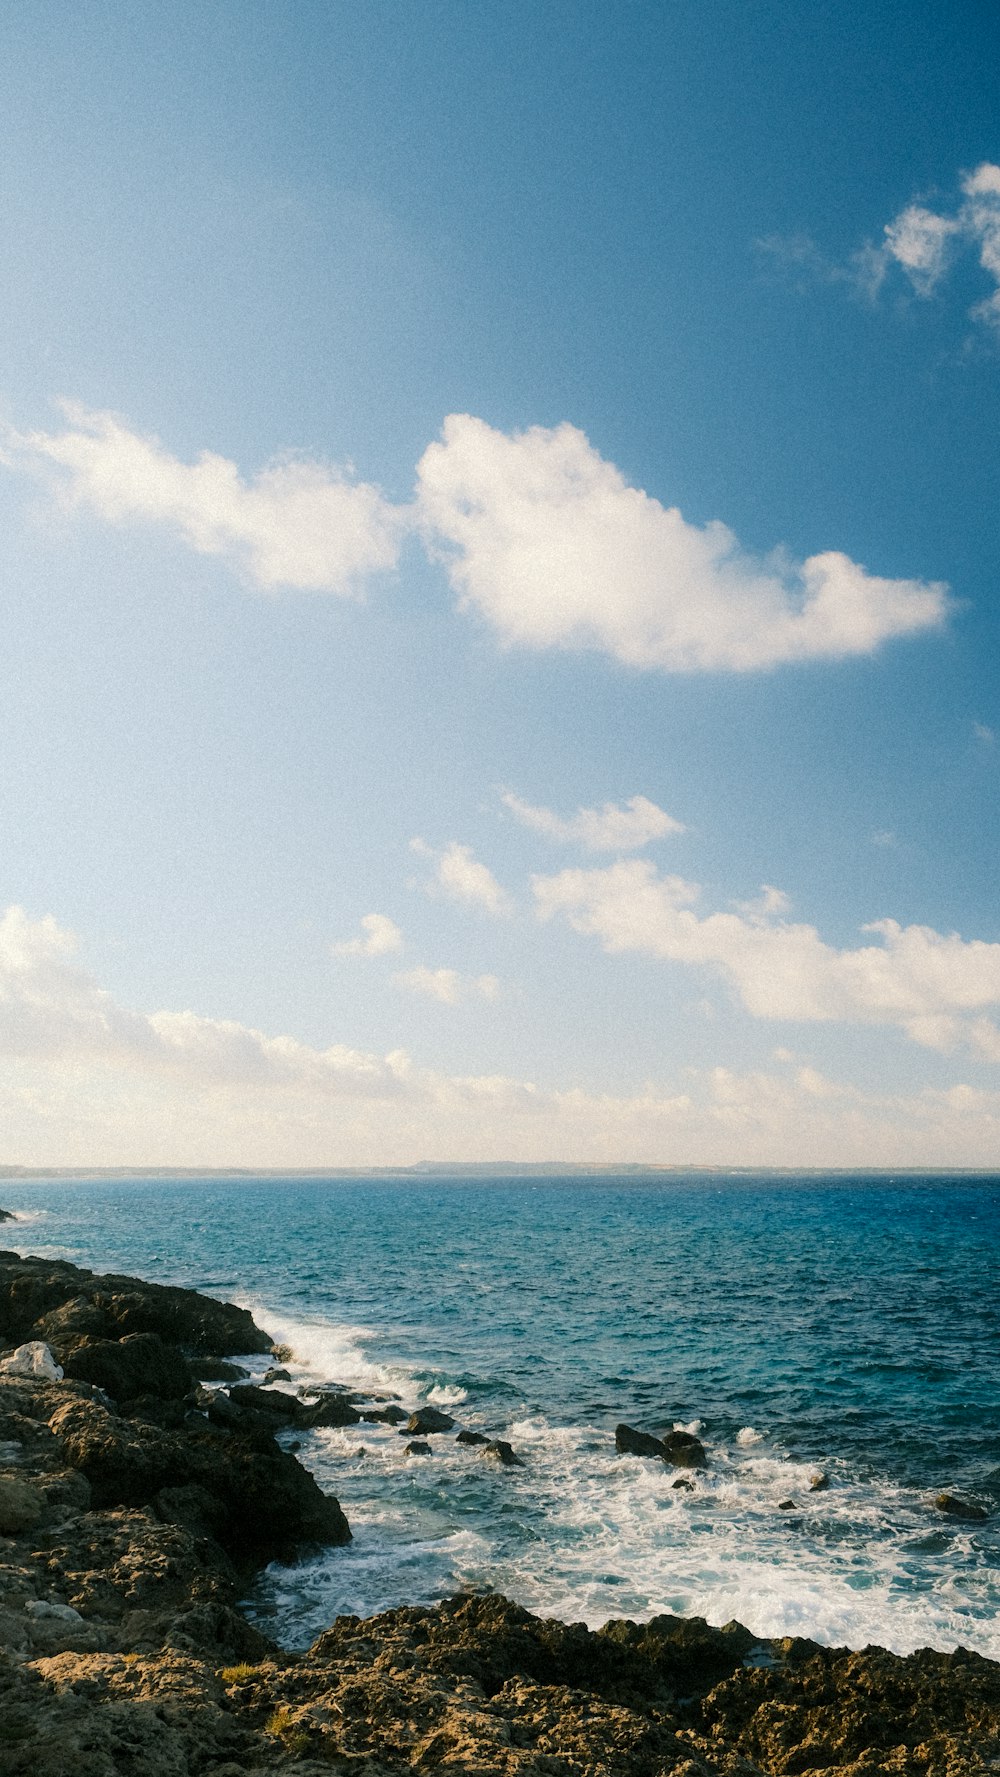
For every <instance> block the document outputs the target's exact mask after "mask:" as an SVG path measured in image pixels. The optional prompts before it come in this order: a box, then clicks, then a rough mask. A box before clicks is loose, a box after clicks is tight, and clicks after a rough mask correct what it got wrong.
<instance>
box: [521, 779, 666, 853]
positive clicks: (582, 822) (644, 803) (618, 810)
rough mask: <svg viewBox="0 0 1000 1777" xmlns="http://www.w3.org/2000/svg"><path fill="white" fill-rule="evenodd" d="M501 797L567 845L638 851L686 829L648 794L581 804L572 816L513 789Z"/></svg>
mask: <svg viewBox="0 0 1000 1777" xmlns="http://www.w3.org/2000/svg"><path fill="white" fill-rule="evenodd" d="M500 800H501V801H502V802H503V803H505V804H506V806H507V807H508V808H509V809H510V811H511V813H512V814H513V815H516V816H517V819H518V820H519V821H522V822H523V823H524V825H525V826H526V827H531V828H533V829H534V831H535V832H536V833H544V834H545V836H546V838H547V839H558V840H561V841H563V842H564V843H565V844H567V845H582V846H583V847H584V849H585V850H586V851H638V850H640V848H641V847H642V846H644V845H649V844H650V842H651V841H652V840H654V839H663V838H664V837H665V836H666V834H668V833H683V832H684V828H683V826H682V825H681V823H680V821H675V820H674V818H673V816H672V815H669V814H667V813H666V812H665V811H664V810H663V809H662V808H658V807H657V805H656V803H655V802H650V800H649V798H648V797H647V796H630V797H629V799H628V801H627V802H626V803H625V804H624V806H622V805H621V804H620V803H617V802H605V803H603V804H602V806H601V807H600V808H578V809H577V811H576V814H574V815H570V816H569V818H568V819H566V818H564V817H563V816H561V815H557V814H554V813H553V811H552V809H551V808H536V807H535V806H534V805H533V804H532V803H530V802H523V801H522V800H521V797H520V796H516V795H515V794H514V792H513V790H503V791H502V792H501V796H500Z"/></svg>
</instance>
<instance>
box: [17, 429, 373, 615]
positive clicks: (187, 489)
mask: <svg viewBox="0 0 1000 1777" xmlns="http://www.w3.org/2000/svg"><path fill="white" fill-rule="evenodd" d="M61 408H62V412H63V413H64V415H65V418H66V420H67V422H68V424H67V425H66V427H65V429H64V430H62V431H59V432H39V431H36V432H26V433H8V434H7V437H6V439H5V446H6V455H7V458H8V461H14V462H20V463H22V464H24V465H27V466H28V467H34V468H42V469H46V470H48V471H50V472H51V473H52V474H53V475H54V477H55V482H56V486H57V488H58V490H59V493H60V495H61V497H62V498H63V499H64V500H65V501H67V502H68V503H69V504H71V505H80V506H87V507H89V508H90V509H91V510H92V511H94V512H96V513H97V514H98V516H99V517H101V518H103V519H105V520H107V521H108V522H109V523H111V524H117V525H124V524H128V523H133V522H145V523H151V524H159V525H163V526H165V527H166V528H167V529H169V530H173V531H175V532H177V533H178V534H179V535H180V536H181V537H182V538H183V539H184V541H185V542H186V543H187V544H189V545H190V547H191V548H192V549H195V550H197V552H198V553H199V554H200V555H214V556H220V557H222V558H224V559H225V560H227V561H228V562H230V563H231V564H232V565H233V566H234V567H236V568H238V569H239V570H240V571H241V572H242V573H243V574H245V575H246V577H247V578H248V579H249V580H251V581H252V582H254V584H255V585H257V586H260V587H263V588H265V589H267V590H270V589H273V588H275V587H280V586H285V587H292V588H297V589H299V590H301V591H306V592H327V593H334V594H338V595H341V596H345V595H350V594H353V593H356V592H357V591H358V589H359V587H360V585H361V583H362V582H363V580H364V579H365V578H366V577H367V576H368V575H370V574H373V573H376V572H379V571H382V570H385V569H388V568H392V567H394V566H395V565H396V561H397V559H398V556H399V547H400V538H401V534H402V530H403V529H404V527H405V524H406V522H407V521H406V518H405V515H404V514H403V513H402V512H401V510H400V509H398V508H395V507H393V506H391V505H390V504H389V503H388V502H387V501H386V500H385V499H384V498H383V496H382V494H381V493H380V492H379V490H378V488H376V487H373V486H372V485H371V484H370V483H367V482H362V481H355V480H353V479H351V477H350V476H349V475H348V474H347V473H346V471H344V470H342V469H338V468H334V467H331V466H330V465H329V464H326V463H318V462H308V461H299V460H290V461H283V462H277V463H273V464H271V465H270V466H268V467H267V468H265V469H262V470H261V471H260V472H259V474H257V475H256V476H254V477H252V478H251V479H250V480H244V479H243V478H242V477H241V475H240V472H239V470H238V468H237V466H236V464H235V463H232V462H230V461H229V459H228V458H226V457H222V456H217V455H216V454H215V453H214V452H212V451H202V453H201V455H200V456H199V457H198V459H197V461H196V462H194V463H184V462H181V461H180V460H179V458H177V457H175V456H172V455H171V454H170V452H169V451H167V450H166V449H165V448H164V446H163V445H162V444H161V443H160V442H159V440H158V439H156V438H151V437H145V436H143V435H141V434H140V433H138V432H135V431H132V430H131V428H130V427H129V426H128V425H126V423H125V422H124V420H122V419H120V418H119V417H118V416H117V415H115V414H113V413H105V412H98V413H93V412H88V410H87V409H86V408H83V407H80V406H77V405H76V404H74V403H72V402H63V403H61Z"/></svg>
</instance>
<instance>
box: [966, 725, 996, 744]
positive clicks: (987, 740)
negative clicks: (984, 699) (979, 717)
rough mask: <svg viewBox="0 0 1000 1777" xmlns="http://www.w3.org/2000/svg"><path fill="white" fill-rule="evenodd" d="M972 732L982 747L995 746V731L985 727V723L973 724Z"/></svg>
mask: <svg viewBox="0 0 1000 1777" xmlns="http://www.w3.org/2000/svg"><path fill="white" fill-rule="evenodd" d="M972 732H973V734H974V735H975V737H976V739H977V740H978V741H981V742H982V744H983V746H984V747H993V746H996V739H997V732H996V729H995V728H989V727H987V725H986V723H985V722H973V724H972Z"/></svg>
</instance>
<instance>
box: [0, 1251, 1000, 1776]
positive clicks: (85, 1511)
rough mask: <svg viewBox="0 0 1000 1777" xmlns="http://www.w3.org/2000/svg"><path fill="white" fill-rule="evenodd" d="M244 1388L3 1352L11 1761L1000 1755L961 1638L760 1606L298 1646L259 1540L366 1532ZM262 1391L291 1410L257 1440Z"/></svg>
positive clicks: (798, 1761) (408, 1629)
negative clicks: (892, 1632)
mask: <svg viewBox="0 0 1000 1777" xmlns="http://www.w3.org/2000/svg"><path fill="white" fill-rule="evenodd" d="M65 1269H66V1270H67V1271H69V1272H73V1268H72V1267H67V1268H65ZM79 1276H80V1274H79V1273H74V1275H73V1276H72V1277H71V1278H70V1279H69V1282H70V1285H71V1287H72V1288H74V1289H75V1291H76V1292H77V1295H79V1294H81V1293H82V1292H81V1291H80V1288H79V1282H78V1280H79ZM106 1281H107V1280H105V1279H98V1278H94V1279H92V1283H93V1286H94V1292H95V1293H94V1295H93V1296H87V1297H86V1298H85V1300H86V1302H87V1304H88V1305H93V1303H94V1301H95V1300H96V1297H97V1296H99V1295H101V1294H103V1286H104V1285H105V1283H106ZM131 1281H132V1280H117V1279H116V1280H114V1283H115V1284H117V1283H118V1282H131ZM142 1287H143V1286H137V1293H139V1294H141V1290H142ZM110 1293H111V1294H112V1295H114V1294H116V1293H118V1292H116V1291H115V1290H112V1291H111V1292H110ZM120 1293H125V1294H127V1293H136V1292H120ZM181 1293H182V1294H185V1295H186V1294H190V1293H191V1292H181ZM219 1306H220V1307H221V1306H223V1305H219ZM59 1307H60V1304H58V1303H57V1304H55V1305H54V1306H53V1307H51V1308H49V1309H46V1310H45V1312H46V1314H57V1313H58V1310H59ZM200 1312H201V1311H196V1313H200ZM36 1319H37V1317H36ZM189 1324H190V1323H189ZM101 1325H102V1326H104V1327H106V1325H107V1323H106V1322H104V1321H102V1322H101ZM34 1326H35V1323H34V1322H32V1323H31V1327H30V1328H28V1329H26V1330H33V1329H34ZM156 1336H157V1338H158V1339H159V1340H161V1341H162V1343H163V1344H164V1346H166V1347H167V1348H168V1349H169V1342H168V1341H166V1340H165V1339H164V1337H163V1335H162V1334H157V1335H156ZM100 1337H101V1338H105V1339H106V1334H104V1333H102V1334H101V1335H100ZM110 1343H114V1341H110ZM129 1343H130V1340H129V1339H128V1338H125V1339H123V1340H122V1341H121V1344H122V1346H123V1347H127V1346H128V1345H129ZM240 1343H241V1345H242V1348H243V1349H246V1338H245V1329H241V1330H240ZM189 1348H190V1346H189ZM77 1349H78V1350H80V1351H81V1353H83V1352H84V1351H86V1350H88V1349H89V1350H91V1351H92V1352H93V1351H94V1350H95V1346H94V1345H91V1346H90V1347H86V1346H83V1345H81V1346H79V1347H77ZM140 1350H145V1351H146V1353H147V1355H148V1356H149V1357H150V1359H153V1358H155V1359H156V1361H157V1362H159V1357H160V1354H158V1353H157V1352H156V1351H155V1350H154V1348H152V1347H149V1346H147V1347H143V1348H140ZM120 1355H121V1354H120V1353H119V1356H120ZM95 1361H103V1360H102V1358H101V1353H100V1352H99V1351H98V1355H97V1360H95ZM122 1361H123V1362H126V1363H131V1362H132V1361H133V1360H132V1358H131V1357H130V1356H129V1354H128V1352H127V1351H126V1355H125V1358H124V1359H123V1360H122ZM144 1361H145V1360H144ZM144 1374H145V1373H144ZM147 1380H148V1378H147ZM108 1392H110V1391H108ZM193 1398H195V1399H197V1398H198V1397H197V1396H195V1397H193ZM144 1403H145V1404H144ZM149 1403H152V1405H153V1406H157V1407H158V1408H159V1409H160V1410H161V1412H160V1420H157V1419H156V1417H155V1415H153V1414H152V1408H151V1407H150V1405H149ZM167 1409H169V1411H167ZM233 1411H234V1412H235V1414H236V1421H235V1422H234V1426H231V1427H229V1428H227V1427H225V1426H217V1427H214V1428H213V1427H212V1426H211V1425H209V1423H208V1422H207V1420H206V1419H205V1418H204V1417H203V1416H202V1415H201V1414H200V1413H191V1412H190V1410H188V1411H185V1403H184V1401H183V1400H182V1401H180V1402H177V1401H171V1400H170V1399H160V1400H159V1402H157V1400H156V1397H155V1396H153V1395H152V1394H151V1393H149V1392H147V1393H145V1394H142V1395H139V1396H137V1397H136V1398H135V1400H134V1401H131V1402H127V1403H125V1404H124V1405H123V1404H121V1403H120V1402H119V1403H118V1405H117V1406H116V1405H110V1406H109V1405H108V1397H107V1394H105V1395H103V1396H99V1395H98V1394H97V1393H96V1391H95V1390H94V1389H93V1387H92V1385H91V1383H90V1382H89V1381H86V1380H84V1379H82V1378H79V1377H73V1376H67V1377H66V1379H65V1380H63V1381H49V1380H45V1379H44V1378H42V1379H39V1378H37V1377H34V1376H17V1375H12V1376H2V1377H0V1443H2V1445H3V1448H4V1451H5V1454H6V1455H8V1456H10V1457H11V1460H10V1461H9V1463H8V1464H7V1466H6V1467H4V1468H3V1469H2V1470H0V1507H2V1512H0V1519H2V1521H0V1538H2V1541H0V1773H2V1774H3V1777H264V1774H265V1773H270V1772H274V1771H279V1770H287V1771H288V1772H289V1773H295V1777H323V1774H324V1773H327V1772H331V1771H334V1772H335V1771H339V1772H341V1773H347V1772H356V1773H357V1777H392V1774H394V1773H403V1772H408V1771H413V1772H426V1771H428V1770H431V1769H434V1768H436V1769H438V1770H439V1771H440V1772H441V1773H442V1777H456V1774H457V1773H460V1772H465V1773H469V1777H493V1774H495V1777H987V1773H995V1772H996V1771H997V1769H1000V1667H998V1666H997V1665H995V1664H993V1663H991V1662H990V1661H987V1660H984V1659H981V1658H979V1657H978V1656H976V1655H974V1654H971V1653H966V1652H963V1651H961V1650H960V1651H959V1652H957V1653H954V1654H937V1653H930V1652H927V1651H924V1652H922V1653H918V1654H914V1655H911V1656H910V1657H908V1658H906V1659H902V1658H898V1657H896V1656H894V1655H892V1654H888V1653H885V1652H883V1651H882V1650H880V1649H877V1648H869V1649H866V1650H865V1651H864V1652H863V1653H851V1652H847V1651H845V1650H843V1649H827V1648H820V1647H817V1646H816V1645H815V1644H814V1643H812V1642H808V1641H798V1640H781V1641H771V1642H767V1643H765V1644H763V1645H761V1644H760V1643H759V1642H758V1641H757V1640H756V1638H755V1637H754V1636H753V1635H752V1634H751V1632H750V1631H749V1630H747V1629H745V1628H743V1627H741V1626H740V1625H739V1624H738V1623H731V1624H728V1625H727V1626H726V1627H725V1628H723V1629H715V1628H711V1627H710V1626H709V1625H708V1624H707V1623H705V1622H704V1621H702V1620H701V1619H698V1618H692V1619H682V1618H678V1617H672V1616H658V1617H654V1618H653V1620H652V1621H651V1622H649V1623H645V1624H636V1623H632V1622H627V1621H621V1622H611V1623H608V1624H606V1625H605V1627H604V1628H603V1629H601V1630H599V1631H597V1632H592V1631H590V1630H588V1629H586V1628H584V1627H583V1626H582V1625H581V1624H568V1623H562V1622H554V1621H545V1620H542V1619H539V1618H537V1617H533V1616H531V1615H530V1613H529V1612H527V1611H526V1610H523V1609H522V1608H520V1607H519V1606H518V1605H516V1604H513V1603H511V1602H510V1601H509V1600H507V1599H504V1598H501V1597H497V1596H487V1597H471V1596H466V1597H459V1598H453V1599H450V1600H448V1601H447V1602H445V1603H444V1604H441V1605H439V1606H437V1607H436V1608H434V1609H423V1608H403V1609H399V1610H394V1611H389V1612H387V1613H385V1614H384V1615H383V1616H380V1617H375V1618H372V1619H370V1620H368V1621H360V1620H359V1619H358V1618H356V1617H342V1618H340V1619H338V1621H337V1622H336V1623H334V1624H333V1626H332V1627H331V1628H330V1629H329V1630H328V1631H327V1632H326V1633H325V1634H324V1635H322V1636H320V1638H319V1640H318V1641H317V1642H316V1643H315V1644H314V1645H313V1647H312V1648H311V1649H310V1650H309V1651H308V1653H306V1654H304V1655H300V1656H290V1655H285V1654H282V1653H281V1652H280V1650H279V1649H278V1648H276V1647H275V1646H274V1645H273V1643H271V1642H269V1641H268V1640H267V1639H266V1637H264V1636H263V1635H261V1634H260V1633H259V1632H258V1631H257V1630H256V1629H255V1628H253V1627H252V1626H251V1625H249V1624H248V1623H247V1622H246V1621H245V1620H244V1618H243V1617H242V1616H241V1615H240V1614H239V1611H238V1610H237V1608H236V1602H237V1599H238V1597H239V1586H240V1584H241V1582H243V1583H245V1580H246V1577H247V1567H246V1565H245V1563H246V1560H247V1557H248V1556H249V1557H251V1558H253V1559H256V1560H257V1561H263V1560H265V1559H267V1558H268V1557H269V1555H270V1554H271V1553H273V1552H275V1551H277V1550H278V1549H282V1548H283V1549H284V1550H285V1552H289V1553H290V1552H291V1551H292V1550H293V1549H294V1548H295V1547H296V1546H297V1544H299V1543H301V1542H302V1541H304V1540H319V1541H327V1542H337V1541H340V1540H343V1538H344V1537H346V1536H348V1535H349V1531H348V1530H347V1526H346V1522H345V1520H344V1519H343V1514H342V1513H341V1512H340V1508H339V1506H338V1505H337V1503H336V1501H335V1500H332V1499H328V1498H325V1497H324V1496H323V1495H322V1494H321V1493H320V1491H319V1489H318V1488H317V1487H316V1485H315V1482H314V1481H313V1480H312V1478H311V1477H310V1476H309V1475H308V1474H306V1472H305V1471H304V1470H303V1469H301V1468H300V1467H299V1465H298V1464H297V1463H296V1462H295V1460H294V1458H293V1457H292V1456H290V1455H288V1454H287V1453H285V1452H283V1451H281V1450H279V1449H278V1447H277V1445H276V1444H275V1442H274V1439H273V1436H272V1435H271V1433H270V1432H269V1431H268V1430H267V1429H266V1425H267V1424H268V1423H269V1424H270V1425H271V1426H272V1428H273V1426H274V1424H275V1423H276V1420H275V1416H274V1414H273V1413H272V1412H271V1411H270V1410H269V1409H266V1408H262V1409H260V1411H259V1412H258V1411H257V1409H256V1408H254V1407H252V1406H251V1405H249V1404H248V1405H247V1406H245V1407H243V1408H236V1409H233ZM241 1414H243V1415H245V1416H246V1417H247V1418H249V1417H250V1416H251V1415H253V1417H254V1418H260V1419H263V1420H264V1421H265V1427H264V1428H262V1427H260V1426H255V1427H254V1431H253V1437H252V1438H251V1437H250V1436H249V1435H248V1434H247V1432H246V1431H245V1430H243V1429H240V1415H241ZM172 1415H173V1418H172ZM174 1418H176V1423H174ZM161 1421H162V1422H161ZM4 1514H5V1515H4ZM237 1562H241V1563H244V1565H243V1566H242V1571H241V1570H240V1569H239V1568H238V1567H237Z"/></svg>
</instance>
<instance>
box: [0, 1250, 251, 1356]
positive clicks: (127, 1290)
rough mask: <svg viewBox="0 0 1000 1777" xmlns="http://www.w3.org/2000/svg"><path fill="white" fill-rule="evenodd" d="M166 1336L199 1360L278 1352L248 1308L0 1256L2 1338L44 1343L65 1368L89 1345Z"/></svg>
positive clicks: (55, 1263)
mask: <svg viewBox="0 0 1000 1777" xmlns="http://www.w3.org/2000/svg"><path fill="white" fill-rule="evenodd" d="M126 1333H158V1334H159V1336H160V1338H161V1339H162V1340H163V1341H164V1343H165V1344H167V1345H177V1346H180V1347H181V1349H182V1350H184V1351H185V1352H190V1353H191V1354H192V1355H194V1356H201V1357H208V1356H217V1357H226V1356H228V1355H229V1354H230V1353H232V1352H244V1351H246V1352H270V1351H272V1350H273V1346H272V1343H271V1340H270V1339H269V1338H268V1336H267V1334H266V1333H263V1332H261V1329H260V1328H259V1327H258V1326H255V1325H254V1321H253V1317H252V1316H251V1315H250V1314H249V1313H248V1312H247V1310H246V1309H245V1308H237V1307H236V1306H235V1305H234V1304H233V1303H231V1302H216V1301H214V1300H213V1298H212V1297H211V1296H202V1295H199V1294H198V1292H197V1291H196V1290H188V1289H179V1288H176V1287H174V1286H172V1285H169V1284H160V1283H144V1282H143V1281H142V1280H141V1279H140V1278H137V1277H124V1276H119V1275H118V1274H117V1273H107V1274H103V1275H98V1274H96V1273H95V1272H93V1271H87V1270H84V1269H83V1268H82V1267H80V1266H77V1265H70V1264H67V1263H66V1262H65V1261H63V1260H56V1259H39V1258H21V1257H20V1255H19V1254H18V1253H11V1252H0V1336H2V1337H3V1338H5V1339H7V1340H9V1342H10V1343H11V1344H14V1345H20V1344H22V1343H24V1341H25V1340H27V1339H44V1340H45V1341H46V1343H47V1344H49V1345H50V1346H51V1347H52V1350H53V1351H54V1352H55V1353H56V1356H57V1357H58V1358H59V1360H60V1362H61V1361H62V1357H63V1355H64V1353H67V1352H68V1351H70V1350H72V1349H73V1348H74V1347H75V1346H76V1345H77V1344H79V1343H80V1342H81V1341H82V1339H84V1338H87V1339H93V1338H101V1339H121V1338H123V1337H124V1336H125V1334H126Z"/></svg>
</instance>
